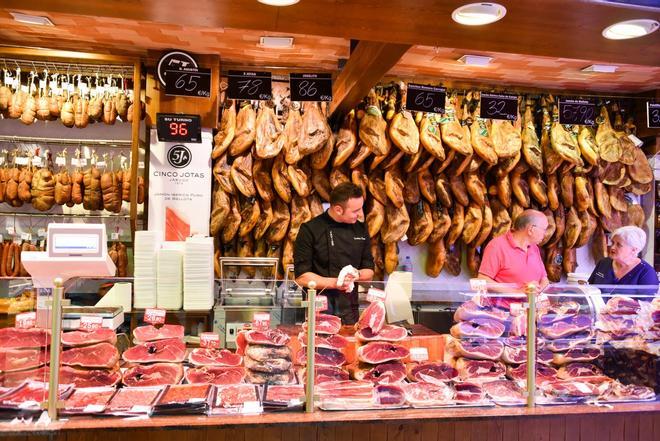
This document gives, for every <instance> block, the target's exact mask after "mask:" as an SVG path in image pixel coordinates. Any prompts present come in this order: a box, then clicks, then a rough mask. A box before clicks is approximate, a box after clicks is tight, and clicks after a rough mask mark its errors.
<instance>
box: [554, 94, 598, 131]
mask: <svg viewBox="0 0 660 441" xmlns="http://www.w3.org/2000/svg"><path fill="white" fill-rule="evenodd" d="M595 118H596V105H595V104H594V103H592V102H591V101H589V100H573V99H560V100H559V124H573V125H580V126H593V125H594V124H595V123H596V121H595Z"/></svg>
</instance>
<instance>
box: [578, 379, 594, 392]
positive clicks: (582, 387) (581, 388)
mask: <svg viewBox="0 0 660 441" xmlns="http://www.w3.org/2000/svg"><path fill="white" fill-rule="evenodd" d="M573 384H574V385H575V388H576V389H577V390H579V391H580V392H582V393H585V394H590V393H592V392H593V391H592V390H591V388H590V387H589V386H587V385H586V384H584V383H581V382H579V381H576V382H574V383H573Z"/></svg>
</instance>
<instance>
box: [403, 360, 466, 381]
mask: <svg viewBox="0 0 660 441" xmlns="http://www.w3.org/2000/svg"><path fill="white" fill-rule="evenodd" d="M407 376H408V380H410V381H421V382H426V383H445V382H447V381H451V380H455V379H456V378H458V371H457V370H456V369H454V368H453V367H451V366H450V365H448V364H447V363H419V364H418V363H411V364H409V365H408V372H407Z"/></svg>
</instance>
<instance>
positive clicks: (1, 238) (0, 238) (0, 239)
mask: <svg viewBox="0 0 660 441" xmlns="http://www.w3.org/2000/svg"><path fill="white" fill-rule="evenodd" d="M2 242H4V238H3V237H2V234H0V243H2Z"/></svg>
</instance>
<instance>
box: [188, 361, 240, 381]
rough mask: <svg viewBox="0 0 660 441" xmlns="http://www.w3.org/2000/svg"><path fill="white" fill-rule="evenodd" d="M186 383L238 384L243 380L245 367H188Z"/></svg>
mask: <svg viewBox="0 0 660 441" xmlns="http://www.w3.org/2000/svg"><path fill="white" fill-rule="evenodd" d="M185 377H186V381H187V382H188V383H207V384H218V385H222V384H238V383H242V382H243V381H244V380H245V368H243V367H216V366H204V367H200V368H190V369H188V370H186V373H185Z"/></svg>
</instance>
